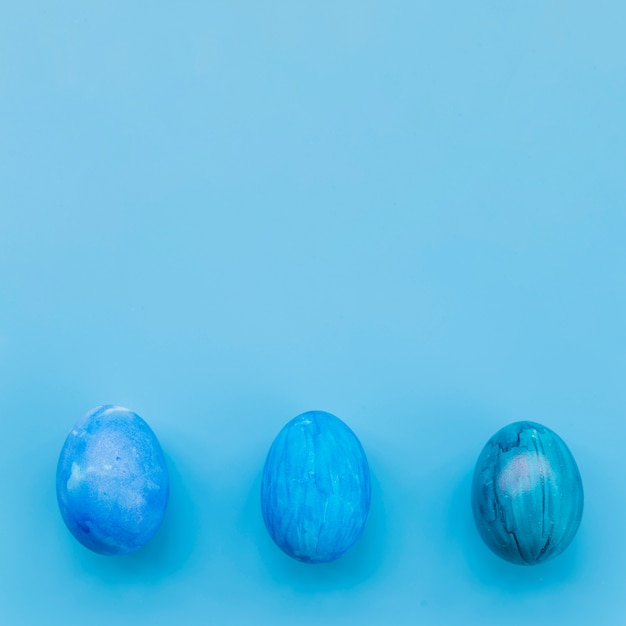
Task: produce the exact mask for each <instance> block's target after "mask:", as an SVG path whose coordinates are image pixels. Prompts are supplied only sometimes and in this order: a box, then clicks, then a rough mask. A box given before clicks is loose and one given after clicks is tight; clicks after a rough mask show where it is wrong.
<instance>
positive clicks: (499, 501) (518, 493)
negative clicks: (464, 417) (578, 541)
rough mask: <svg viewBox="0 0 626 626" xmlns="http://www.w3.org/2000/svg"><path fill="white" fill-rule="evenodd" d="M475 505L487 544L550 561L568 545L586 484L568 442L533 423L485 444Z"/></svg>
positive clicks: (525, 558) (510, 555) (526, 561)
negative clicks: (584, 484) (583, 482)
mask: <svg viewBox="0 0 626 626" xmlns="http://www.w3.org/2000/svg"><path fill="white" fill-rule="evenodd" d="M472 509H473V512H474V519H475V521H476V526H477V527H478V531H479V533H480V535H481V537H482V538H483V540H484V542H485V543H486V544H487V546H489V548H491V550H493V552H495V553H496V554H497V555H498V556H500V557H502V558H503V559H506V560H507V561H511V562H512V563H518V564H521V565H534V564H536V563H541V562H543V561H547V560H549V559H551V558H553V557H555V556H557V555H559V554H561V552H563V550H565V548H567V546H568V545H569V544H570V542H571V541H572V539H573V538H574V535H575V534H576V531H577V530H578V526H579V525H580V520H581V517H582V513H583V486H582V481H581V478H580V472H579V471H578V466H577V465H576V461H575V460H574V457H573V456H572V453H571V452H570V450H569V448H568V447H567V446H566V445H565V442H564V441H563V440H562V439H561V438H560V437H559V436H558V435H557V434H556V433H555V432H553V431H551V430H550V429H549V428H546V427H545V426H542V425H541V424H536V423H534V422H515V423H514V424H509V425H508V426H505V427H504V428H502V429H501V430H499V431H498V432H497V433H496V434H495V435H494V436H493V437H492V438H491V439H490V440H489V441H488V442H487V445H485V447H484V448H483V450H482V452H481V453H480V456H479V457H478V461H477V463H476V468H475V470H474V479H473V483H472Z"/></svg>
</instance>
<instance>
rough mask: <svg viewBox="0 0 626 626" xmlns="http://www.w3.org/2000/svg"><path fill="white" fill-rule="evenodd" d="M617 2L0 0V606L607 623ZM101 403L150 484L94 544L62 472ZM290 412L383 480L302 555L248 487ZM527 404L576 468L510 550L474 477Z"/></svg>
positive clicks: (31, 619) (623, 503)
mask: <svg viewBox="0 0 626 626" xmlns="http://www.w3.org/2000/svg"><path fill="white" fill-rule="evenodd" d="M625 29H626V7H625V6H624V3H623V2H618V1H617V0H611V1H603V0H599V1H598V2H594V3H590V2H580V1H576V0H574V1H571V2H565V1H544V2H534V3H532V2H531V3H529V2H507V3H502V2H486V3H476V2H467V1H465V0H464V1H463V2H461V1H457V2H441V1H438V2H435V1H432V2H407V1H404V0H399V1H398V2H382V1H378V0H375V1H368V0H365V1H360V2H337V1H334V2H330V1H320V2H315V3H308V4H304V3H294V2H286V1H277V2H273V3H259V2H251V1H246V2H242V1H239V0H229V1H228V2H226V1H219V0H218V1H216V2H204V3H200V2H194V1H187V0H183V1H182V2H179V3H176V4H174V3H167V4H166V3H163V2H154V3H150V4H140V3H129V2H119V1H116V0H112V1H110V2H102V1H99V0H94V1H93V2H68V1H67V0H59V1H57V2H52V3H50V2H46V3H44V2H39V1H31V0H23V1H20V2H4V3H3V8H2V15H1V19H0V420H1V421H0V423H1V425H2V442H3V444H2V454H1V455H0V476H2V479H1V480H2V505H1V511H2V514H1V515H0V537H2V541H0V615H1V616H2V618H3V620H2V622H3V623H7V624H18V625H20V626H21V625H22V624H26V625H30V624H35V625H38V624H42V625H43V626H47V625H48V624H49V623H50V616H55V617H56V616H62V617H63V621H64V624H65V625H66V626H78V625H82V624H86V623H89V624H91V625H93V626H101V625H107V626H108V625H110V624H113V623H114V624H116V625H119V626H129V625H131V624H132V625H136V624H139V623H145V622H149V623H150V624H154V625H158V626H160V625H167V626H171V625H172V624H179V623H182V624H193V625H195V624H201V625H204V624H206V623H207V620H210V621H212V622H213V623H216V624H226V625H231V624H235V625H239V624H242V625H246V626H247V625H249V624H273V625H275V626H284V625H289V626H291V625H293V624H298V625H305V626H308V625H312V624H316V625H317V624H320V623H324V624H326V625H332V626H334V625H337V624H341V625H345V624H358V625H359V626H362V625H364V624H371V625H374V626H380V625H381V624H398V625H402V626H404V625H409V624H410V625H414V624H420V625H424V626H442V625H457V624H463V625H465V624H471V625H474V624H476V625H480V626H501V624H502V621H503V619H504V618H506V623H507V626H521V625H524V626H527V624H528V616H529V615H532V620H533V624H534V625H535V626H552V625H553V624H557V623H558V624H568V625H570V626H589V624H593V625H594V626H616V625H617V626H619V625H620V624H622V623H624V621H626V620H625V619H624V617H625V609H624V601H623V597H624V586H625V584H626V559H625V555H626V537H625V536H624V533H623V529H624V528H626V498H625V497H624V493H625V487H624V480H623V477H624V476H625V475H626V455H625V454H624V444H623V442H624V440H625V439H626V409H625V407H626V386H625V385H624V380H625V379H626V324H625V320H626V246H624V238H625V237H624V233H625V232H626V211H625V209H624V207H625V205H626V202H625V198H626V177H625V176H624V171H625V169H626V167H625V163H626V115H624V102H625V100H626V85H625V83H624V75H625V72H626V60H625V59H626V41H625V38H624V32H625ZM104 403H116V404H119V405H122V406H128V407H131V408H132V409H133V410H134V411H137V413H138V414H139V415H142V416H144V417H145V418H146V419H147V420H148V421H149V423H150V426H151V427H152V428H153V429H154V431H155V433H157V434H158V437H159V441H160V443H161V445H162V447H163V450H164V453H165V455H166V460H167V464H168V469H169V472H170V486H171V494H170V503H169V506H168V510H167V514H166V516H165V520H164V522H163V526H162V527H161V530H160V531H159V532H158V533H157V534H156V536H155V537H154V539H153V540H152V541H150V543H149V544H148V545H147V546H146V547H145V548H144V549H142V550H139V551H137V552H135V553H133V554H131V555H128V556H125V557H119V558H114V559H113V558H109V557H103V556H99V555H97V554H93V553H91V552H90V551H89V550H85V549H84V547H83V546H81V545H80V544H79V543H78V542H76V541H75V539H74V538H73V537H72V536H71V534H70V533H68V532H67V529H66V527H65V524H64V523H63V520H62V519H61V517H60V515H59V513H58V507H57V502H56V495H55V468H56V462H57V459H58V454H59V450H60V449H61V446H62V445H63V441H64V440H65V437H66V436H67V432H68V429H69V427H70V426H71V424H72V423H73V422H74V421H75V419H76V416H79V415H83V414H84V413H85V412H86V411H87V410H89V409H90V408H91V407H93V406H97V405H99V404H104ZM312 407H321V408H324V409H325V410H328V411H330V412H331V413H333V414H335V415H338V416H340V417H341V419H343V420H344V421H345V422H346V423H347V424H349V425H350V427H351V428H352V429H353V430H354V432H355V433H358V436H359V439H360V441H361V443H362V444H363V448H364V449H365V450H366V451H367V458H368V461H369V465H370V470H371V475H372V503H371V510H370V517H369V520H368V523H367V527H366V529H365V531H364V533H363V536H362V537H361V539H360V540H359V542H358V543H357V544H356V545H355V547H354V548H353V549H352V550H350V551H349V552H348V553H347V554H346V555H345V556H344V557H342V558H341V559H339V560H338V561H335V562H333V563H329V564H326V565H319V566H316V567H311V566H308V565H306V564H302V563H297V562H296V561H294V560H293V559H290V558H289V557H287V556H286V555H284V554H283V553H282V552H281V551H280V550H277V549H276V546H275V545H274V543H273V541H272V540H271V538H270V537H269V535H268V533H267V531H266V529H265V526H264V523H263V518H262V515H261V510H260V506H259V491H260V483H261V472H262V469H263V463H264V460H265V457H266V455H267V451H268V449H269V447H270V445H271V443H272V440H273V439H274V437H275V436H276V434H277V433H278V432H279V430H280V429H281V428H282V426H283V425H284V424H285V423H286V422H287V421H288V420H289V419H291V418H292V417H293V416H294V415H298V414H299V413H301V412H303V411H306V410H309V409H310V408H312ZM518 420H532V421H536V422H540V423H544V424H547V425H549V426H550V428H552V429H553V430H554V431H555V432H557V433H559V434H561V435H562V436H563V437H564V439H565V440H566V442H567V445H568V446H569V447H570V448H571V450H572V451H574V453H575V456H576V461H577V463H578V466H579V468H580V472H581V475H582V476H583V480H584V486H585V514H584V519H583V521H582V523H581V526H580V529H579V531H578V534H577V535H576V538H575V539H574V541H573V542H572V544H571V545H570V547H569V548H568V549H567V550H566V551H565V552H564V553H563V554H562V555H561V556H560V557H559V558H556V559H553V560H551V561H549V562H547V563H545V564H541V565H537V566H535V567H528V568H522V567H519V566H516V565H513V564H510V563H507V562H505V561H503V560H502V559H499V558H498V557H497V556H495V555H493V554H491V553H490V551H489V550H487V549H486V548H485V546H484V544H483V542H482V540H481V538H480V536H479V534H478V532H477V531H476V528H475V526H474V522H473V519H472V512H471V506H470V488H471V478H472V471H473V468H474V464H475V462H476V458H477V455H478V453H479V451H480V450H481V448H482V446H483V445H484V443H485V442H486V441H487V440H488V439H489V437H490V436H491V435H492V434H493V433H494V432H496V431H497V430H498V429H499V428H501V427H502V425H503V424H508V423H510V422H514V421H518Z"/></svg>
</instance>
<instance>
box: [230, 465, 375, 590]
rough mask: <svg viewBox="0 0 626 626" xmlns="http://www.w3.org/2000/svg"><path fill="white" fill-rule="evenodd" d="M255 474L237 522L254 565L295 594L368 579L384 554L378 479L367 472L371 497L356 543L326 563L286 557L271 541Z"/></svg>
mask: <svg viewBox="0 0 626 626" xmlns="http://www.w3.org/2000/svg"><path fill="white" fill-rule="evenodd" d="M261 477H262V471H259V472H258V473H257V474H256V476H255V478H254V481H253V483H252V485H251V487H250V489H249V492H248V497H247V499H246V502H245V505H244V508H243V510H242V511H241V517H240V519H241V520H243V521H242V522H241V523H240V527H241V529H242V531H243V532H244V533H245V534H246V535H247V538H248V541H249V542H250V545H251V546H254V547H255V549H256V554H257V556H258V561H257V565H258V568H259V569H260V570H262V574H264V575H269V576H270V577H271V579H272V580H273V581H274V583H275V584H278V585H280V586H287V587H289V588H290V589H291V590H292V591H294V592H296V593H303V594H316V593H326V592H331V591H338V590H347V589H352V588H355V587H358V586H360V585H362V584H363V583H365V582H366V581H367V580H369V579H370V578H372V577H373V576H374V575H375V573H376V572H377V571H378V570H379V568H380V567H381V565H382V563H383V559H384V555H385V552H386V545H385V544H386V539H385V538H386V536H387V533H386V528H387V519H386V513H385V509H384V506H383V501H382V497H381V487H380V481H379V479H378V476H377V474H376V473H375V472H373V471H371V483H372V498H371V507H370V513H369V516H368V520H367V523H366V526H365V529H364V531H363V534H362V535H361V537H360V538H359V539H358V541H357V542H356V544H355V545H354V546H353V547H352V548H351V549H350V550H349V551H348V552H347V553H346V554H344V555H343V556H342V557H341V558H339V559H337V560H336V561H332V562H330V563H315V564H311V563H302V562H300V561H297V560H296V559H293V558H291V557H289V556H287V555H286V554H285V553H284V552H282V550H281V549H280V548H279V547H278V546H277V545H276V544H275V543H274V542H273V540H272V538H271V536H270V534H269V533H268V531H267V529H266V527H265V523H264V521H263V516H262V514H261Z"/></svg>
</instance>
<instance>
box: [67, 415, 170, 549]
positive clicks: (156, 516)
mask: <svg viewBox="0 0 626 626" xmlns="http://www.w3.org/2000/svg"><path fill="white" fill-rule="evenodd" d="M56 486H57V500H58V503H59V509H60V511H61V516H62V517H63V520H64V521H65V524H66V525H67V527H68V528H69V530H70V531H71V533H72V534H73V535H74V537H76V539H78V541H80V542H81V543H82V544H83V545H84V546H86V547H87V548H89V549H91V550H93V551H94V552H98V553H100V554H106V555H114V554H127V553H129V552H133V551H134V550H137V549H138V548H141V547H142V546H143V545H144V544H145V543H147V542H148V541H149V540H150V538H151V537H152V536H153V535H154V534H155V532H156V531H157V530H158V528H159V526H160V525H161V522H162V520H163V517H164V515H165V510H166V508H167V502H168V497H169V478H168V473H167V467H166V464H165V458H164V457H163V451H162V450H161V446H160V444H159V442H158V440H157V438H156V436H155V434H154V433H153V432H152V430H151V429H150V427H149V426H148V424H146V422H144V420H143V419H141V417H139V415H137V414H136V413H133V412H132V411H129V410H128V409H124V408H122V407H118V406H101V407H98V408H96V409H93V410H92V411H90V412H89V413H87V415H85V416H84V417H83V418H82V419H81V420H80V421H79V422H78V423H77V424H76V425H75V426H74V428H73V430H72V432H71V433H70V434H69V435H68V437H67V439H66V440H65V444H64V446H63V449H62V450H61V455H60V457H59V462H58V465H57V476H56Z"/></svg>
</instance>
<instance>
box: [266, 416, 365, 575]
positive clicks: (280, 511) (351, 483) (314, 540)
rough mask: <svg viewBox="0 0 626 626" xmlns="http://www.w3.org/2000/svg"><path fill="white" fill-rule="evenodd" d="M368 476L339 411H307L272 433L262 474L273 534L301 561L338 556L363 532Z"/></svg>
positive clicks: (355, 440) (268, 524) (321, 560)
mask: <svg viewBox="0 0 626 626" xmlns="http://www.w3.org/2000/svg"><path fill="white" fill-rule="evenodd" d="M370 499H371V482H370V470H369V466H368V464H367V458H366V456H365V452H364V450H363V447H362V446H361V443H360V442H359V440H358V438H357V437H356V435H355V434H354V433H353V432H352V430H350V428H349V427H348V426H347V425H346V424H345V423H344V422H342V421H341V420H340V419H339V418H338V417H336V416H335V415H332V414H331V413H327V412H325V411H307V412H306V413H302V414H301V415H298V416H297V417H294V418H293V419H292V420H291V421H290V422H289V423H287V424H285V426H284V427H283V428H282V429H281V431H280V432H279V433H278V435H276V439H274V441H273V443H272V446H271V448H270V450H269V452H268V455H267V459H266V460H265V465H264V467H263V477H262V479H261V512H262V513H263V521H264V522H265V526H266V527H267V530H268V532H269V534H270V535H271V537H272V539H273V540H274V541H275V542H276V544H277V545H278V546H279V547H280V548H281V550H283V552H285V553H286V554H288V555H289V556H291V557H293V558H295V559H297V560H298V561H302V562H304V563H312V564H313V563H315V564H317V563H328V562H330V561H334V560H336V559H338V558H340V557H342V556H343V555H344V554H345V553H346V552H347V551H348V550H349V549H350V548H352V546H353V545H354V544H355V543H356V541H357V540H358V539H359V537H360V536H361V535H362V534H363V530H364V528H365V524H366V522H367V516H368V514H369V509H370Z"/></svg>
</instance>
